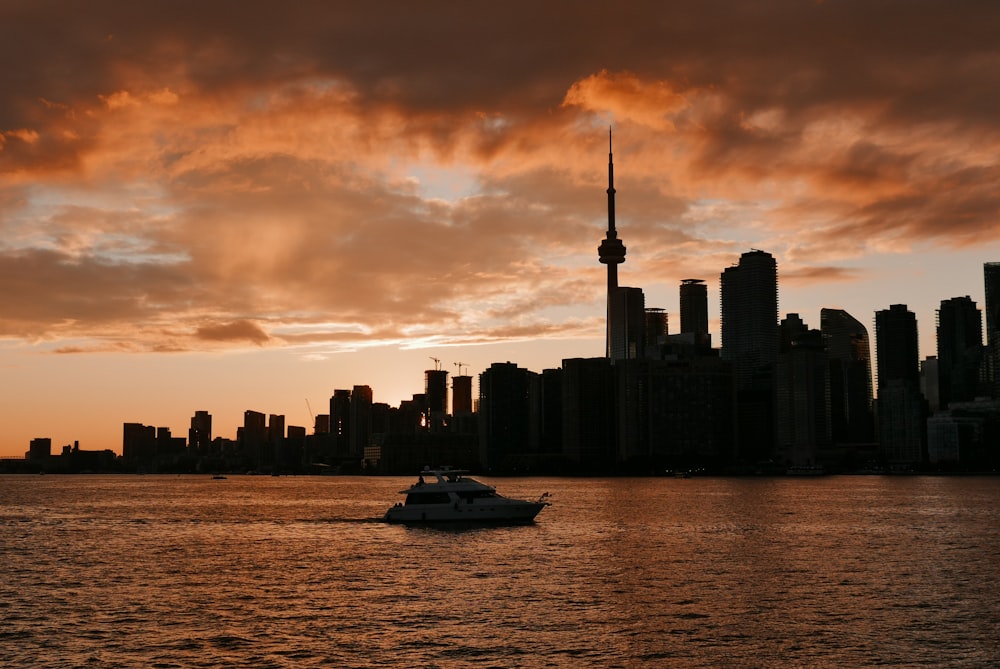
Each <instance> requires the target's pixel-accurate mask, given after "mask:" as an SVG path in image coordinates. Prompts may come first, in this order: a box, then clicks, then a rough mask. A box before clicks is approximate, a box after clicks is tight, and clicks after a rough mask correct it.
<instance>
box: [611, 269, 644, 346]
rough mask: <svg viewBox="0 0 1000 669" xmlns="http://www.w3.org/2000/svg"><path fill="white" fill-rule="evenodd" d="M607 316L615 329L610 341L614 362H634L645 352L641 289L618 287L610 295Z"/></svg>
mask: <svg viewBox="0 0 1000 669" xmlns="http://www.w3.org/2000/svg"><path fill="white" fill-rule="evenodd" d="M609 314H610V318H611V319H612V321H613V322H614V323H615V327H614V328H613V332H612V339H611V355H610V358H611V360H612V361H614V360H635V359H637V358H641V357H644V356H645V351H646V298H645V296H644V295H643V294H642V289H641V288H628V287H624V286H622V287H619V288H616V289H615V290H613V291H612V292H611V294H610V307H609Z"/></svg>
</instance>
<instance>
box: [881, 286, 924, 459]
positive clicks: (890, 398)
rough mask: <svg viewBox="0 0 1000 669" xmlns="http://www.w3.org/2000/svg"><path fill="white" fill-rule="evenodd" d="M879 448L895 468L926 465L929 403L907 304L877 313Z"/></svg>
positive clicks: (913, 325) (915, 333)
mask: <svg viewBox="0 0 1000 669" xmlns="http://www.w3.org/2000/svg"><path fill="white" fill-rule="evenodd" d="M875 350H876V368H877V370H878V374H877V378H878V425H879V447H880V450H881V452H882V455H883V457H884V458H885V460H887V461H888V462H889V464H890V465H892V466H894V467H908V466H912V465H914V464H919V463H921V462H923V461H924V449H925V443H926V439H925V433H926V413H927V412H926V402H925V400H924V397H923V396H922V395H921V393H920V368H919V350H920V349H919V346H918V339H917V318H916V315H915V314H914V313H913V312H912V311H910V310H909V309H907V308H906V305H905V304H893V305H890V307H889V308H888V309H883V310H882V311H878V312H876V313H875Z"/></svg>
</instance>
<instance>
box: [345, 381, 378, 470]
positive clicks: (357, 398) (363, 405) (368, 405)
mask: <svg viewBox="0 0 1000 669" xmlns="http://www.w3.org/2000/svg"><path fill="white" fill-rule="evenodd" d="M373 399H374V398H373V395H372V389H371V388H370V387H369V386H354V389H353V390H352V391H351V419H350V432H349V434H348V444H349V448H348V453H347V454H348V456H349V457H351V458H356V459H357V460H359V461H360V460H361V458H362V457H363V455H364V452H365V447H366V446H368V442H369V441H370V440H371V435H372V404H373Z"/></svg>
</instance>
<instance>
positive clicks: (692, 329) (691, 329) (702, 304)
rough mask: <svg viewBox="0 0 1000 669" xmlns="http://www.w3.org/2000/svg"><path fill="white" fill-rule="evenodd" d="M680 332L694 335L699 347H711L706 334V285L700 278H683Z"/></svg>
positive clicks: (710, 340)
mask: <svg viewBox="0 0 1000 669" xmlns="http://www.w3.org/2000/svg"><path fill="white" fill-rule="evenodd" d="M680 305H681V334H692V335H694V341H695V345H696V346H697V347H698V348H699V349H703V350H708V349H710V348H712V338H711V336H710V335H709V334H708V286H706V285H705V282H704V281H703V280H702V279H684V280H683V281H681V288H680Z"/></svg>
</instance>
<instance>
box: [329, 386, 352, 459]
mask: <svg viewBox="0 0 1000 669" xmlns="http://www.w3.org/2000/svg"><path fill="white" fill-rule="evenodd" d="M329 444H330V448H331V449H332V453H330V454H329V455H331V456H334V457H337V458H342V457H345V456H347V455H348V454H349V453H350V452H351V391H350V390H347V389H346V388H339V389H337V390H334V391H333V395H331V396H330V441H329Z"/></svg>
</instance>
